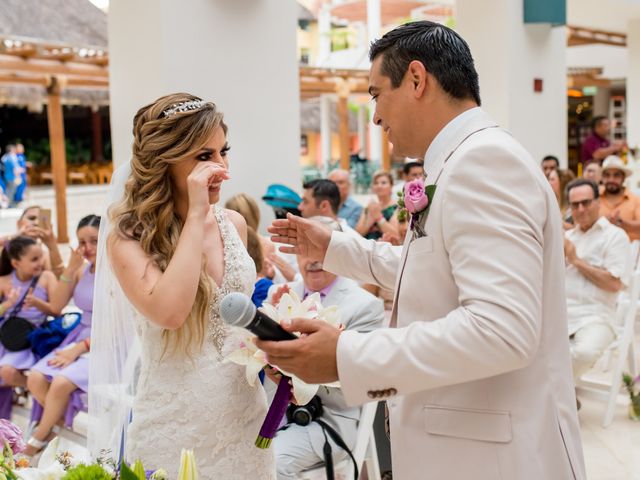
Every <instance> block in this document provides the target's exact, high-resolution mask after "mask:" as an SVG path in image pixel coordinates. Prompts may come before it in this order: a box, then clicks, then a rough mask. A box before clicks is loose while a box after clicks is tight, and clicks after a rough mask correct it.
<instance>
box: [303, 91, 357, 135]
mask: <svg viewBox="0 0 640 480" xmlns="http://www.w3.org/2000/svg"><path fill="white" fill-rule="evenodd" d="M330 104H331V107H330V110H331V131H332V132H337V131H338V130H339V128H340V127H339V126H340V118H339V117H338V104H337V102H336V101H334V100H332V101H331V102H330ZM300 131H302V132H319V131H320V99H319V98H313V99H309V100H304V101H301V102H300ZM349 131H350V132H357V131H358V117H357V115H356V114H355V113H354V112H352V111H351V109H349Z"/></svg>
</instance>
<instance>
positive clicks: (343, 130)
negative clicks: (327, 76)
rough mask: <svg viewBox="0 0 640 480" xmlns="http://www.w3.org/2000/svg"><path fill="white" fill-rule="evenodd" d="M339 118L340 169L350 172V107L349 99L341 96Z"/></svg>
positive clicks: (339, 99)
mask: <svg viewBox="0 0 640 480" xmlns="http://www.w3.org/2000/svg"><path fill="white" fill-rule="evenodd" d="M338 118H339V120H340V123H339V125H340V127H339V129H338V131H339V134H340V168H341V169H343V170H346V171H349V168H350V166H351V165H350V161H349V159H350V158H349V157H350V154H351V151H350V150H351V149H350V148H349V143H350V142H349V105H348V99H347V97H344V96H340V97H339V98H338Z"/></svg>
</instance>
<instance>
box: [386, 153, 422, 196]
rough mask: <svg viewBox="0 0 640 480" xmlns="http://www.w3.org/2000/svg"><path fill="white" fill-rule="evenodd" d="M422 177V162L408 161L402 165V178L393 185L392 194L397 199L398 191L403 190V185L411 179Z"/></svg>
mask: <svg viewBox="0 0 640 480" xmlns="http://www.w3.org/2000/svg"><path fill="white" fill-rule="evenodd" d="M418 178H424V165H423V164H422V162H416V161H409V162H405V164H404V165H403V166H402V180H401V181H400V182H396V183H395V185H394V186H393V190H392V196H393V198H395V199H396V200H397V198H398V193H400V192H403V191H404V185H405V184H406V183H407V182H410V181H411V180H417V179H418Z"/></svg>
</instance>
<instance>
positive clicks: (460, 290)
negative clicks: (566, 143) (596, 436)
mask: <svg viewBox="0 0 640 480" xmlns="http://www.w3.org/2000/svg"><path fill="white" fill-rule="evenodd" d="M425 170H426V172H427V180H426V183H427V184H430V183H434V182H435V181H436V179H438V180H437V189H436V192H435V196H434V199H433V202H432V205H431V208H430V211H429V216H428V218H427V221H426V224H425V226H424V231H425V232H426V234H427V236H425V237H421V238H417V239H415V240H413V239H412V236H411V232H409V234H408V235H407V239H406V240H405V243H404V246H403V247H402V248H401V247H391V246H389V245H388V244H383V243H375V242H372V241H366V240H364V239H363V240H359V239H352V238H349V237H347V236H345V235H344V234H340V233H339V232H334V234H333V236H332V238H331V243H330V246H329V250H328V252H327V254H326V257H325V259H324V268H325V269H326V270H329V271H332V272H334V273H337V274H339V275H345V276H350V277H352V278H355V279H357V280H360V281H365V282H373V283H377V284H379V285H381V286H383V287H385V288H396V299H395V305H394V312H393V315H392V319H391V323H392V326H396V327H397V328H388V329H382V330H378V331H375V332H372V333H369V334H361V333H357V332H350V331H347V332H343V333H342V334H341V336H340V340H339V344H338V353H337V359H338V372H339V376H340V381H341V384H342V391H343V393H344V395H345V398H346V400H347V402H348V403H349V404H360V403H365V402H368V401H371V400H375V399H385V400H387V403H388V407H389V415H390V428H391V443H392V459H393V477H394V479H399V480H419V479H420V480H421V479H437V480H457V479H460V480H462V479H464V480H466V479H470V478H472V479H474V480H478V479H486V480H528V479H530V480H555V479H557V480H564V479H574V478H575V479H581V480H582V479H584V478H585V471H584V461H583V456H582V446H581V442H580V432H579V427H578V420H577V413H576V403H575V396H574V390H573V381H572V377H571V370H570V357H569V340H568V334H567V319H566V307H565V293H564V254H563V231H562V225H561V218H560V213H559V209H558V204H557V202H556V199H555V197H554V195H553V193H552V191H551V189H550V187H549V184H548V182H547V180H546V179H545V178H544V176H543V174H542V172H541V171H540V168H539V167H538V165H537V163H536V162H535V161H534V160H533V159H532V158H531V156H530V155H529V154H528V153H527V152H526V151H525V150H524V148H523V147H522V146H521V145H520V144H519V143H518V142H517V141H516V140H515V139H513V138H512V137H511V136H510V135H509V134H508V133H507V132H505V131H504V130H502V129H500V128H498V127H497V125H496V124H495V122H493V121H492V120H491V118H489V116H488V115H487V114H486V113H485V112H484V111H483V110H481V109H480V108H474V109H472V110H469V111H467V112H465V113H463V114H462V115H460V116H458V117H456V118H455V119H454V120H453V121H451V122H450V123H449V124H448V125H447V126H446V127H445V128H444V129H443V130H442V131H441V132H440V133H439V134H438V136H437V137H436V138H435V139H434V141H433V142H432V144H431V146H430V147H429V150H428V151H427V154H426V156H425ZM438 177H439V178H438Z"/></svg>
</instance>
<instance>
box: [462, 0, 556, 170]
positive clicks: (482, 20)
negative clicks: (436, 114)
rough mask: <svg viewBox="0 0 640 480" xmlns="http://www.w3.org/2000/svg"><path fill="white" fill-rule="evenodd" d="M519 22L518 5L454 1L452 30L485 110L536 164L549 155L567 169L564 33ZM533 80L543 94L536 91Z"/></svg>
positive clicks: (520, 7) (520, 11)
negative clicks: (470, 63) (466, 49)
mask: <svg viewBox="0 0 640 480" xmlns="http://www.w3.org/2000/svg"><path fill="white" fill-rule="evenodd" d="M523 19H524V10H523V1H522V0H518V1H513V0H485V1H483V2H478V1H477V0H457V2H456V30H457V31H458V32H459V33H460V34H461V35H462V37H463V38H464V39H465V40H466V41H467V42H468V43H469V46H470V48H471V53H472V54H473V57H474V59H475V64H476V68H477V70H478V74H479V76H480V95H481V97H482V106H483V108H484V109H485V110H487V111H488V112H489V114H490V115H492V116H493V118H494V119H495V120H496V121H497V122H498V123H500V125H501V126H502V127H504V128H506V129H507V130H509V131H510V132H511V133H512V134H513V135H514V137H515V138H516V139H518V140H519V141H520V142H521V143H522V144H523V145H524V146H525V148H526V149H527V150H528V151H529V153H531V155H532V156H533V157H534V159H535V160H537V161H539V160H540V159H542V157H544V156H545V155H547V154H553V155H556V156H558V158H559V159H560V162H561V164H562V165H563V166H564V167H566V165H567V94H566V58H565V57H566V48H567V47H566V43H567V38H566V33H565V30H566V29H565V28H564V27H552V26H551V25H549V24H525V23H524V20H523ZM536 79H540V80H542V91H539V92H536V91H534V81H535V80H536Z"/></svg>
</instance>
